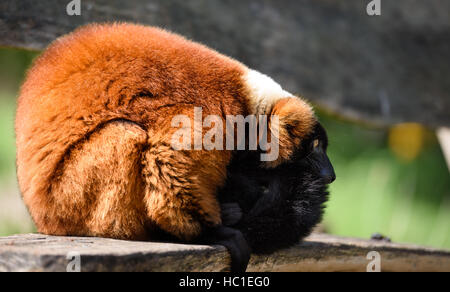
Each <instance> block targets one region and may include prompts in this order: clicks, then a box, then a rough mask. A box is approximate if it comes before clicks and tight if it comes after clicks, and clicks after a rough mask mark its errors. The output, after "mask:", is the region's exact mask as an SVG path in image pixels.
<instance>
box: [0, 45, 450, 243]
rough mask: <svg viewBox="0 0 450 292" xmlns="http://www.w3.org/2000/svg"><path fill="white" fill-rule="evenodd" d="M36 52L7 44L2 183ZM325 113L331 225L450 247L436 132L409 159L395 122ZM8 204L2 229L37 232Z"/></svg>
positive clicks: (340, 230)
mask: <svg viewBox="0 0 450 292" xmlns="http://www.w3.org/2000/svg"><path fill="white" fill-rule="evenodd" d="M35 56H36V53H33V52H26V51H19V50H6V49H3V50H0V64H1V66H0V184H1V182H2V181H3V179H2V178H7V177H14V175H15V165H14V160H15V146H14V109H15V96H16V95H17V92H18V90H19V85H20V82H21V81H22V80H23V77H24V72H25V70H26V68H28V67H29V65H30V62H31V60H32V59H33V58H34V57H35ZM319 115H320V119H321V121H322V123H323V124H324V126H325V128H326V129H327V131H328V134H329V138H330V147H329V156H330V158H331V160H332V162H333V164H334V166H335V170H336V174H337V180H336V181H335V182H334V183H333V184H332V185H331V188H330V189H331V197H330V201H329V203H328V208H327V210H326V215H325V220H324V226H325V229H326V231H327V232H329V233H332V234H337V235H343V236H355V237H362V238H369V237H370V236H371V234H372V233H375V232H380V233H382V234H384V235H386V236H389V237H391V238H392V240H394V241H396V242H407V243H416V244H421V245H429V246H434V247H438V248H449V249H450V228H449V223H450V179H449V178H450V177H449V171H448V169H447V166H446V164H445V161H444V159H443V155H442V153H441V150H440V147H439V145H438V143H437V141H436V138H435V137H434V134H432V133H429V134H428V136H429V137H428V138H427V143H426V147H425V149H424V150H423V151H422V153H421V154H420V156H419V157H418V158H417V159H415V160H414V161H412V162H409V163H406V162H402V161H401V160H399V159H398V158H397V157H396V156H395V155H394V154H393V153H392V151H391V150H390V149H389V147H388V143H387V134H388V132H387V130H383V129H368V128H365V127H361V126H359V125H356V124H352V123H348V122H343V121H341V120H339V119H337V118H334V117H331V116H329V115H326V114H323V113H321V114H319ZM7 196H19V195H18V192H14V193H13V194H11V193H8V192H3V188H2V186H1V185H0V201H2V200H3V199H4V198H5V197H7ZM5 208H8V206H5V205H3V204H0V235H7V234H13V233H20V232H30V227H29V225H26V224H25V225H24V226H25V227H23V225H21V224H19V222H14V221H11V220H8V218H3V217H2V216H1V214H2V209H3V210H5ZM24 220H25V219H24Z"/></svg>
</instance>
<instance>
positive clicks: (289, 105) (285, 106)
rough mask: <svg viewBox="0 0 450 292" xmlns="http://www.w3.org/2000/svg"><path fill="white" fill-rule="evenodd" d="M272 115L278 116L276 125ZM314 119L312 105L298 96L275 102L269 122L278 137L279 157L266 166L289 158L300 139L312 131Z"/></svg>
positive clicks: (275, 164)
mask: <svg viewBox="0 0 450 292" xmlns="http://www.w3.org/2000/svg"><path fill="white" fill-rule="evenodd" d="M273 117H277V118H278V126H277V125H276V123H275V122H274V121H275V119H273ZM316 121H317V120H316V117H315V115H314V111H313V109H312V107H311V106H310V105H309V104H308V103H306V102H305V101H303V100H302V99H300V98H297V97H289V98H283V99H281V100H279V101H278V102H277V103H275V105H274V106H273V108H272V111H271V113H270V120H269V124H270V129H271V131H272V133H273V134H274V135H275V136H276V137H278V141H279V142H278V143H279V158H278V159H277V160H276V161H273V162H272V163H271V165H268V166H269V167H275V166H277V165H279V164H280V163H282V162H283V161H286V160H289V159H290V158H291V155H292V154H293V152H294V151H295V149H296V148H298V147H300V145H301V141H302V139H303V138H304V137H306V136H308V134H310V133H311V132H312V131H313V128H314V124H315V123H316ZM275 127H277V128H278V130H277V129H276V128H275Z"/></svg>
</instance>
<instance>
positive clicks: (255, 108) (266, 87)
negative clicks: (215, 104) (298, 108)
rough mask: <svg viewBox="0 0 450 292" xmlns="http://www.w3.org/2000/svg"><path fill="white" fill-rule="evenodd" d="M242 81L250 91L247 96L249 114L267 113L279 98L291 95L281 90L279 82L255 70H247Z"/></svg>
mask: <svg viewBox="0 0 450 292" xmlns="http://www.w3.org/2000/svg"><path fill="white" fill-rule="evenodd" d="M244 83H245V84H246V85H247V88H248V90H249V92H250V96H249V97H248V99H249V100H248V101H249V106H250V114H254V115H264V114H269V111H270V110H271V109H272V106H273V105H274V104H275V103H276V102H277V101H278V100H280V99H282V98H286V97H293V95H292V94H290V93H289V92H287V91H285V90H283V88H281V86H280V84H278V83H276V82H275V81H274V80H273V79H272V78H270V77H269V76H267V75H264V74H262V73H260V72H258V71H255V70H248V71H247V74H246V75H245V76H244Z"/></svg>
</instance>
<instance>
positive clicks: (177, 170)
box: [142, 130, 250, 272]
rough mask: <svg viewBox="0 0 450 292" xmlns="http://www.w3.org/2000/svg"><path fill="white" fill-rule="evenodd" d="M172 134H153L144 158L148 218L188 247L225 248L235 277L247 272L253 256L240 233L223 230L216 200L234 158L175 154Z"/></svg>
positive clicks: (220, 154) (188, 152) (221, 153)
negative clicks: (171, 140) (216, 246)
mask: <svg viewBox="0 0 450 292" xmlns="http://www.w3.org/2000/svg"><path fill="white" fill-rule="evenodd" d="M168 131H170V130H168ZM168 131H164V133H162V134H159V135H158V133H155V134H149V142H148V149H147V150H146V152H145V153H144V154H143V165H144V168H143V172H142V174H143V178H144V182H145V203H146V206H147V211H148V215H149V218H150V219H151V220H152V221H154V222H155V223H156V225H157V226H158V227H159V228H161V229H162V230H164V231H165V232H167V233H169V234H172V235H174V236H176V237H178V238H179V239H181V240H183V241H187V242H195V243H203V244H219V245H224V246H225V247H227V248H228V250H229V251H230V253H231V257H232V271H236V272H241V271H245V269H246V267H247V264H248V261H249V258H250V250H249V248H248V245H247V244H246V242H245V239H244V237H243V235H242V234H241V232H240V231H238V230H234V229H231V228H226V227H223V226H222V222H221V211H220V206H219V203H218V200H217V197H216V193H217V189H218V187H219V186H221V185H222V184H223V183H224V180H225V176H226V166H227V164H228V161H229V159H230V153H226V152H224V151H204V150H201V151H194V150H192V151H191V150H175V149H173V148H172V145H171V144H170V141H168V140H167V139H168V137H170V135H168V134H167V133H168Z"/></svg>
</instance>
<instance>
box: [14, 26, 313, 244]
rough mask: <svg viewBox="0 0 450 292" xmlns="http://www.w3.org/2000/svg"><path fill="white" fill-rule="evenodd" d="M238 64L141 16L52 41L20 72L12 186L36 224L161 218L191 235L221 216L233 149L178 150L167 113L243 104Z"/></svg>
mask: <svg viewBox="0 0 450 292" xmlns="http://www.w3.org/2000/svg"><path fill="white" fill-rule="evenodd" d="M245 70H246V68H245V66H243V65H242V64H240V63H238V62H236V61H234V60H232V59H230V58H227V57H225V56H222V55H220V54H219V53H217V52H214V51H212V50H210V49H208V48H206V47H204V46H202V45H199V44H196V43H193V42H190V41H188V40H186V39H184V38H182V37H180V36H177V35H174V34H171V33H168V32H165V31H163V30H160V29H157V28H150V27H144V26H139V25H131V24H112V25H90V26H87V27H84V28H82V29H79V30H78V31H76V32H74V33H72V34H69V35H67V36H65V37H63V38H61V39H58V40H57V41H55V42H54V43H53V44H52V45H51V46H50V47H49V48H48V49H47V50H46V51H45V52H44V53H43V55H42V56H41V57H40V58H38V60H37V61H36V62H35V64H34V66H33V68H32V69H31V70H30V71H29V73H28V76H27V80H26V82H25V83H24V85H23V87H22V91H21V95H20V98H19V102H18V110H17V118H16V134H17V174H18V179H19V185H20V189H21V191H22V194H23V198H24V201H25V203H26V205H27V206H28V208H29V211H30V213H31V215H32V217H33V219H34V221H35V223H36V225H37V227H38V230H39V232H42V233H47V234H56V235H87V236H104V237H112V238H124V239H148V238H151V233H152V230H153V228H155V227H158V228H161V229H163V230H165V231H166V232H169V233H171V234H173V235H175V236H177V237H179V238H181V239H185V240H190V239H193V238H194V237H195V236H198V235H199V234H200V232H201V226H202V225H205V226H215V225H218V224H220V223H221V219H220V208H219V205H218V203H217V200H216V197H215V192H216V189H217V188H218V187H219V186H220V185H221V184H222V183H223V182H224V180H225V175H226V166H227V165H228V163H229V160H230V158H231V153H230V152H229V151H203V150H202V151H175V150H173V149H172V148H171V145H170V143H171V140H170V139H171V136H172V133H173V132H174V131H175V130H177V129H173V128H171V127H170V124H171V119H172V117H173V116H175V115H177V114H185V115H187V116H189V117H191V119H192V118H193V108H194V106H197V107H202V108H203V115H204V116H206V115H211V114H214V115H219V116H221V117H225V115H247V114H249V112H248V104H247V103H248V101H247V99H246V96H247V89H246V87H245V84H243V81H242V75H243V74H245ZM297 106H303V105H297ZM294 108H295V106H294V107H293V104H291V103H289V110H287V111H286V112H289V113H292V111H293V109H294ZM278 111H279V112H280V113H281V114H282V115H283V114H284V111H282V110H280V109H279V110H278ZM294 111H295V109H294ZM306 115H307V116H308V117H309V116H311V113H309V112H308V113H307V114H306ZM297 118H298V119H302V118H303V117H298V116H297ZM307 120H308V121H309V118H307ZM302 129H303V130H302V131H303V132H302V133H304V132H305V131H307V130H305V129H306V128H305V127H302ZM280 135H282V136H283V137H282V141H285V140H286V141H287V140H288V139H289V137H288V136H289V133H286V132H280ZM299 137H300V136H299ZM283 143H285V142H283ZM285 144H286V145H287V144H289V145H287V146H286V147H287V148H290V147H294V146H292V145H291V144H292V143H287V142H286V143H285ZM283 151H284V150H283ZM286 151H288V152H289V150H286ZM287 156H288V154H286V155H284V156H283V157H287Z"/></svg>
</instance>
